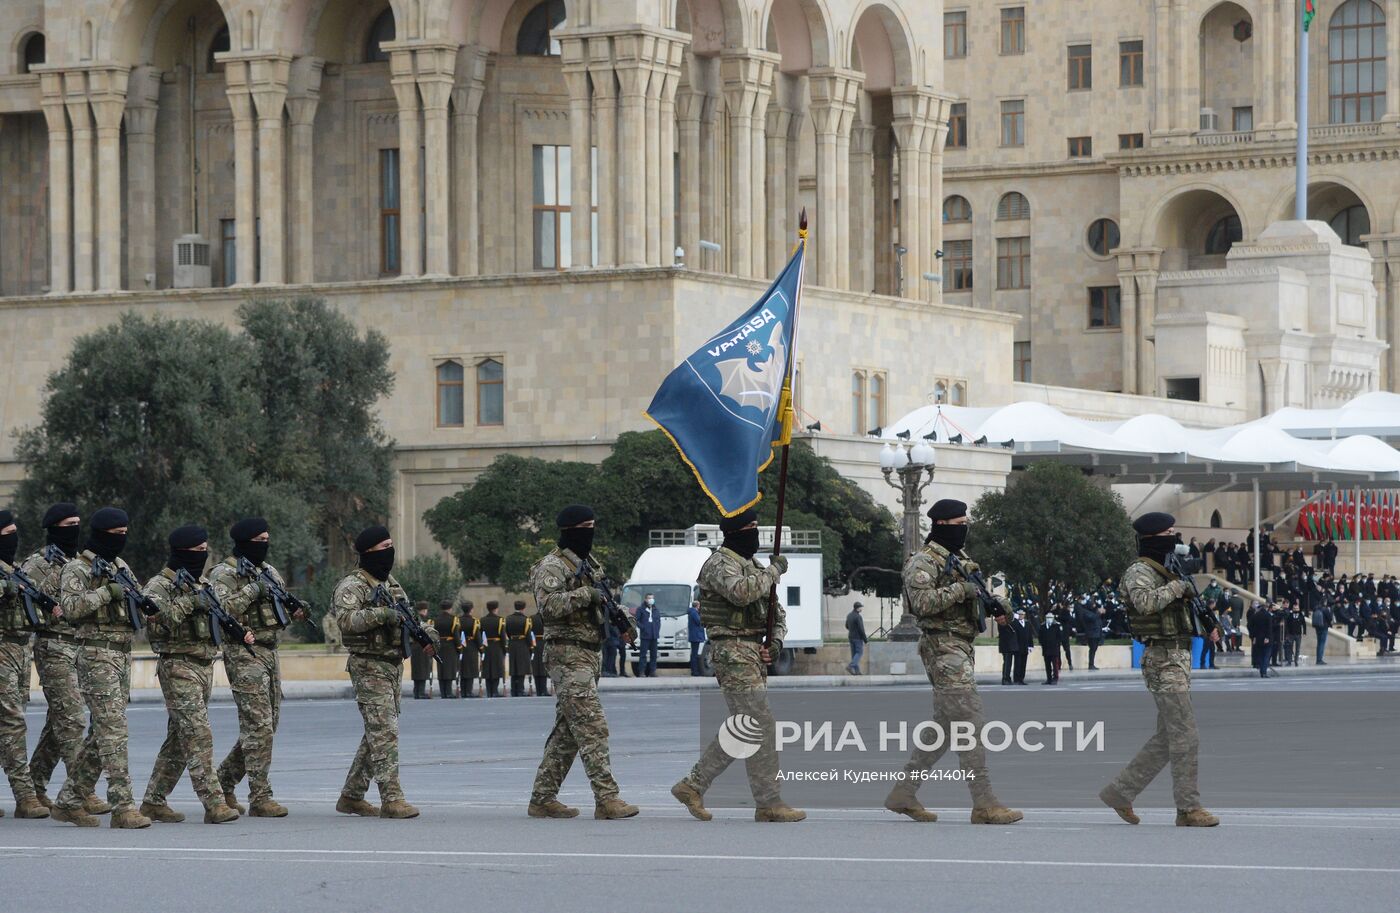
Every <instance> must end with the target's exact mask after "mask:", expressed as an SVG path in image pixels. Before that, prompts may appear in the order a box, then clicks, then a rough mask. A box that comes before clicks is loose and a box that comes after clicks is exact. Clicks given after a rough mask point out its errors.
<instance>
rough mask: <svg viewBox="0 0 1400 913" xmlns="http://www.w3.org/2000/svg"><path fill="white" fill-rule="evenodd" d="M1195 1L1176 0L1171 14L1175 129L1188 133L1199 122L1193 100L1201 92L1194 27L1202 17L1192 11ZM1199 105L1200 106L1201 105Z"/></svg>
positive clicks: (1192, 131)
mask: <svg viewBox="0 0 1400 913" xmlns="http://www.w3.org/2000/svg"><path fill="white" fill-rule="evenodd" d="M1193 13H1194V9H1193V4H1191V3H1189V2H1187V0H1177V9H1176V12H1175V13H1173V14H1172V30H1173V32H1174V33H1175V34H1174V35H1173V36H1172V37H1173V41H1172V44H1173V49H1172V55H1173V58H1174V59H1173V60H1172V61H1171V69H1172V71H1173V73H1174V77H1173V82H1174V84H1175V88H1176V114H1175V116H1174V117H1173V121H1174V124H1173V130H1172V132H1173V133H1177V134H1181V135H1183V136H1188V135H1190V134H1192V133H1195V132H1196V128H1197V127H1198V126H1199V125H1200V119H1199V117H1198V112H1197V111H1196V110H1193V108H1192V104H1191V103H1192V101H1193V100H1194V99H1196V98H1197V97H1198V95H1199V92H1193V91H1192V89H1198V88H1199V87H1198V86H1196V82H1197V80H1199V79H1200V59H1201V49H1200V43H1199V42H1198V41H1196V40H1195V35H1194V33H1193V31H1192V30H1193V29H1194V28H1196V25H1197V23H1198V22H1199V19H1198V18H1197V17H1196V16H1194V15H1193ZM1198 107H1199V106H1198Z"/></svg>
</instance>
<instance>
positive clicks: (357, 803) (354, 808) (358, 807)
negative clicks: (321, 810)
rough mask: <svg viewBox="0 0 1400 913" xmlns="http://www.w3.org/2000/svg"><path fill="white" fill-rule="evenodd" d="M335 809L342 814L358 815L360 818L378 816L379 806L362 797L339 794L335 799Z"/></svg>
mask: <svg viewBox="0 0 1400 913" xmlns="http://www.w3.org/2000/svg"><path fill="white" fill-rule="evenodd" d="M335 810H336V811H338V812H340V813H341V814H342V815H359V816H360V817H361V818H378V817H379V806H377V805H372V804H370V803H369V802H366V801H365V800H364V799H351V798H350V797H349V796H341V797H340V798H339V799H337V800H336V803H335Z"/></svg>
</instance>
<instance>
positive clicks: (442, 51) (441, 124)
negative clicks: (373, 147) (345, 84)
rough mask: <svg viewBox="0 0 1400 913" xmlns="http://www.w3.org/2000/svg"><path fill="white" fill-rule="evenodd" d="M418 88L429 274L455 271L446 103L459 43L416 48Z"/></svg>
mask: <svg viewBox="0 0 1400 913" xmlns="http://www.w3.org/2000/svg"><path fill="white" fill-rule="evenodd" d="M414 53H415V54H416V57H417V61H416V64H417V77H418V92H419V93H420V94H421V95H422V97H423V147H424V155H423V165H424V167H423V199H424V209H425V213H426V215H425V226H426V230H425V232H424V237H423V246H424V248H425V250H426V252H427V257H426V260H427V274H428V275H430V276H446V275H449V274H450V273H451V272H452V235H451V228H450V223H449V217H450V215H451V203H452V196H451V188H452V183H451V165H450V162H451V158H450V156H449V155H448V136H447V105H448V102H449V101H451V98H452V85H453V78H452V77H453V70H454V69H455V68H456V65H457V47H456V45H445V44H444V45H424V46H419V47H418V48H416V49H415V52H414Z"/></svg>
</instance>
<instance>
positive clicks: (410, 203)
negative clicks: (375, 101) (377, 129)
mask: <svg viewBox="0 0 1400 913" xmlns="http://www.w3.org/2000/svg"><path fill="white" fill-rule="evenodd" d="M386 43H387V42H386ZM396 44H397V42H396ZM413 58H414V53H413V49H412V48H411V47H395V48H393V49H391V50H390V51H389V68H390V71H391V72H392V73H393V78H392V79H391V80H390V84H391V85H392V86H393V87H394V98H395V100H397V101H398V104H399V212H400V213H402V215H400V217H399V275H400V276H401V277H403V278H405V279H407V278H410V277H413V276H418V275H421V273H422V270H423V232H422V210H423V189H422V185H421V184H420V182H419V178H420V175H421V171H420V169H419V167H418V166H419V157H420V155H421V154H422V153H421V152H420V150H421V149H422V145H421V143H422V141H421V139H420V138H419V129H418V122H419V120H420V117H419V103H418V79H417V77H416V76H415V74H414V59H413Z"/></svg>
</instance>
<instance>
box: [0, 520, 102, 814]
mask: <svg viewBox="0 0 1400 913" xmlns="http://www.w3.org/2000/svg"><path fill="white" fill-rule="evenodd" d="M43 524H44V530H45V532H46V534H47V538H48V542H47V543H46V544H45V545H44V548H43V549H41V550H40V551H37V552H35V553H34V554H32V555H30V556H29V557H28V558H26V559H24V563H23V564H21V565H20V570H22V571H24V573H25V574H26V575H27V576H28V577H29V579H30V580H33V581H34V583H35V584H36V585H37V586H38V587H39V589H40V590H42V591H43V593H44V595H46V596H48V597H49V598H50V599H52V600H53V601H54V602H55V603H57V602H59V601H60V600H61V599H62V596H63V594H62V592H61V591H60V589H59V576H60V574H61V573H62V571H63V566H64V565H65V564H67V563H68V562H69V561H72V560H73V559H74V558H75V557H77V555H78V541H79V536H80V535H81V530H80V527H79V525H78V524H79V518H78V507H77V505H75V504H71V503H68V502H61V503H58V504H54V505H53V506H51V507H50V508H49V509H48V510H47V511H45V512H44V519H43ZM45 621H46V624H45V625H44V626H43V627H42V628H40V629H39V630H38V631H36V632H35V641H34V667H35V668H36V669H37V670H38V672H39V684H40V686H41V687H42V688H43V689H44V699H45V700H46V701H47V702H48V705H49V706H48V711H47V713H46V714H45V717H44V729H43V731H42V732H41V733H39V742H38V744H36V745H35V746H34V754H33V755H32V756H31V757H30V759H29V776H30V777H31V778H32V779H33V780H34V790H35V792H36V794H37V797H38V799H39V802H40V804H42V805H43V806H44V807H45V808H52V807H53V803H52V802H51V801H49V797H48V795H47V794H46V790H47V787H48V785H49V778H50V777H52V776H53V772H54V768H56V767H57V766H58V762H59V761H62V762H63V765H64V767H65V768H66V769H68V770H71V769H72V768H73V765H74V764H75V763H77V759H78V752H79V751H80V750H81V749H82V747H83V727H84V726H85V725H86V722H85V720H84V715H83V695H82V693H81V692H80V691H79V690H78V642H77V641H76V640H75V639H74V632H73V626H72V625H71V624H69V623H68V619H67V618H65V617H64V616H63V607H62V605H58V606H55V608H54V610H53V612H52V613H51V614H50V615H49V616H48V618H47V619H45ZM91 738H92V732H91V730H89V731H88V739H89V740H91ZM83 809H84V810H85V811H86V812H87V813H88V814H89V815H105V814H106V813H107V812H110V811H111V810H112V806H110V805H108V804H107V802H106V801H104V800H102V799H99V798H98V797H97V795H96V794H95V793H89V794H88V795H87V796H85V797H84V798H83Z"/></svg>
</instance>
